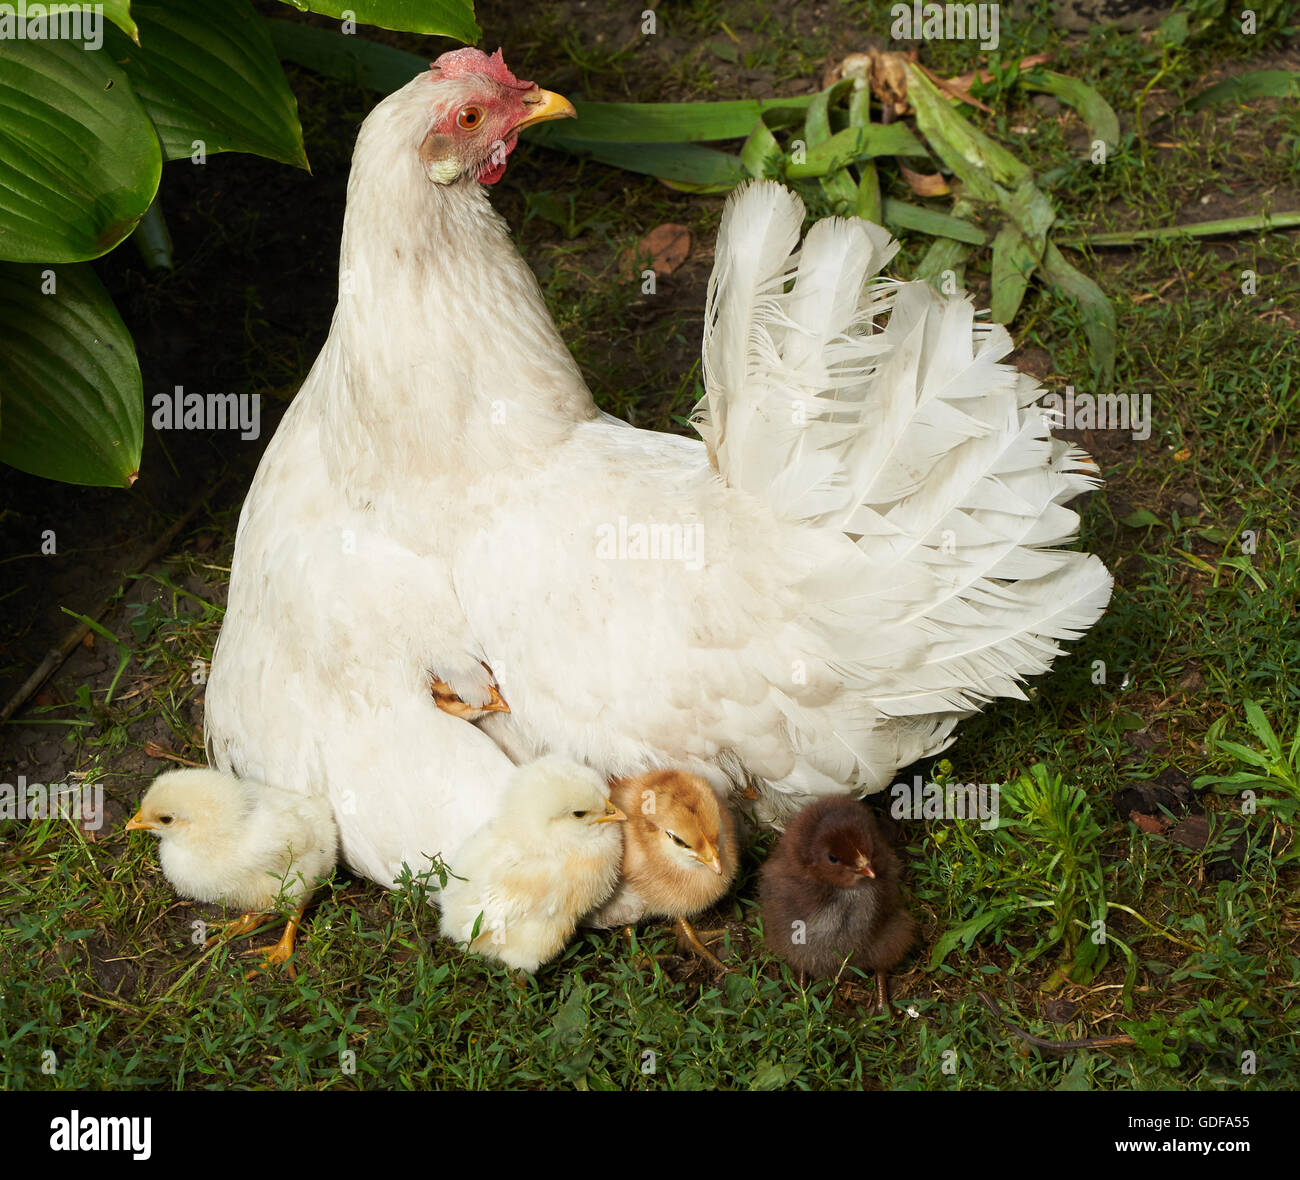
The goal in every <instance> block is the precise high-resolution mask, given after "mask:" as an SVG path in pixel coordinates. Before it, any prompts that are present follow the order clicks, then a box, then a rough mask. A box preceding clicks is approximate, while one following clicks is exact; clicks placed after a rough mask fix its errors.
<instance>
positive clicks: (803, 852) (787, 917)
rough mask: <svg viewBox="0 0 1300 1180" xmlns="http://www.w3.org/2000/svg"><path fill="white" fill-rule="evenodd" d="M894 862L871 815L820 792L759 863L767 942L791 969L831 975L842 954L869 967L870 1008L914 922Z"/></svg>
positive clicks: (883, 997)
mask: <svg viewBox="0 0 1300 1180" xmlns="http://www.w3.org/2000/svg"><path fill="white" fill-rule="evenodd" d="M898 876H899V863H898V857H897V856H895V855H894V850H893V849H892V848H890V846H889V843H888V842H887V841H886V840H885V837H884V836H883V835H882V833H881V831H880V827H879V825H878V824H877V823H876V819H875V817H874V816H873V815H872V814H871V812H870V811H869V810H868V809H867V808H866V807H864V806H863V805H862V804H861V803H857V802H855V801H854V800H852V799H839V798H837V799H822V800H819V801H818V802H816V803H810V804H809V805H808V806H807V807H805V808H804V809H803V810H802V811H801V812H799V814H798V815H796V816H795V817H794V819H793V820H792V821H791V822H790V825H789V826H788V827H787V828H786V830H785V834H784V835H783V836H782V837H781V839H780V840H779V841H778V842H777V845H776V848H775V849H774V850H773V852H772V855H771V856H770V857H769V858H768V861H767V863H766V864H765V865H764V866H763V870H762V874H761V876H760V878H759V886H758V897H759V902H760V904H761V905H762V908H763V929H764V931H765V940H766V943H767V947H768V949H769V950H770V951H771V952H772V953H773V954H775V955H779V956H780V957H781V958H783V959H785V961H786V962H787V963H789V964H790V965H791V966H792V967H793V968H795V970H796V971H797V972H798V973H799V977H800V982H801V983H802V982H803V979H804V977H805V976H809V975H811V976H812V977H814V978H822V977H825V976H831V975H835V974H837V973H838V972H839V970H840V966H841V964H843V963H844V961H845V959H847V960H848V962H849V964H850V965H851V966H854V967H857V968H859V969H860V970H862V971H874V972H875V974H876V997H877V1010H878V1011H883V1010H884V1009H885V1008H886V1007H887V1006H888V1003H889V991H888V984H887V982H886V981H887V976H888V973H889V970H890V968H892V967H893V966H894V964H895V963H897V962H898V961H899V959H901V958H902V957H903V955H904V954H906V953H907V948H908V947H910V946H911V945H912V938H913V935H914V933H915V928H916V926H915V923H914V922H913V920H912V916H911V915H910V914H909V913H908V912H907V910H906V909H905V908H904V907H903V900H902V898H901V896H900V895H899V890H898Z"/></svg>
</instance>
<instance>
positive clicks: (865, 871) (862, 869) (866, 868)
mask: <svg viewBox="0 0 1300 1180" xmlns="http://www.w3.org/2000/svg"><path fill="white" fill-rule="evenodd" d="M853 871H854V872H855V873H857V874H858V876H860V877H867V878H874V877H875V875H876V870H875V869H873V868H872V867H871V862H870V861H869V860H868V859H867V858H866V857H865V856H859V857H858V859H857V861H856V862H855V863H854V865H853Z"/></svg>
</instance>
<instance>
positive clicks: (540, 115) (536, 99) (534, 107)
mask: <svg viewBox="0 0 1300 1180" xmlns="http://www.w3.org/2000/svg"><path fill="white" fill-rule="evenodd" d="M524 104H525V105H526V106H527V107H528V114H527V116H526V117H525V118H524V119H523V121H522V122H519V123H516V124H515V130H516V131H522V130H523V129H524V128H525V127H531V126H532V125H533V124H534V123H545V122H546V121H547V120H548V119H576V118H577V117H578V112H577V111H575V110H574V109H573V103H571V102H570V101H569V100H568V99H567V98H565V97H564V95H562V94H555V93H553V92H552V91H550V90H539V91H538V92H537V93H536V94H530V95H529V96H528V97H527V98H525V99H524Z"/></svg>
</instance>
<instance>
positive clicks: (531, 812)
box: [438, 758, 624, 972]
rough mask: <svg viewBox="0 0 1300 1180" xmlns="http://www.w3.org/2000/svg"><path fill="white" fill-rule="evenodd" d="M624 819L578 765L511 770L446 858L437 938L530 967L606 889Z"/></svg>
mask: <svg viewBox="0 0 1300 1180" xmlns="http://www.w3.org/2000/svg"><path fill="white" fill-rule="evenodd" d="M623 818H624V817H623V814H622V812H620V811H619V810H618V809H617V808H616V807H615V806H614V805H613V804H612V803H611V802H610V801H609V799H608V797H607V795H606V789H605V783H604V780H603V779H602V778H601V777H600V776H599V775H598V774H596V773H595V772H594V771H591V770H589V769H587V768H586V767H584V766H578V765H576V764H575V763H571V762H566V761H565V760H563V759H560V758H541V759H538V760H537V761H536V762H532V763H529V764H527V765H524V766H521V767H519V769H518V770H516V771H515V773H514V775H513V776H512V778H511V781H510V785H509V787H508V788H507V791H506V794H505V797H504V799H503V800H502V804H501V810H500V811H499V812H498V814H497V815H496V817H495V818H494V819H492V820H489V821H488V822H487V823H486V824H485V825H484V826H483V827H482V828H480V829H479V830H478V831H477V832H475V833H474V834H473V835H472V836H470V838H469V839H468V840H467V841H466V842H465V844H464V846H463V847H461V848H460V849H459V850H458V851H456V852H455V853H453V854H452V855H451V857H450V858H449V861H448V867H449V868H450V870H451V872H452V874H454V876H452V877H451V878H449V879H448V882H447V885H446V888H444V889H443V890H442V891H441V892H440V893H439V895H438V905H439V907H440V909H441V911H442V918H441V924H440V928H441V931H442V933H443V935H444V936H445V937H447V938H450V939H454V940H455V941H457V942H461V943H468V944H469V946H470V949H471V950H473V951H475V952H477V953H478V954H481V955H486V956H488V957H489V958H494V959H499V960H500V961H501V962H503V963H504V964H505V965H506V966H508V967H513V968H515V969H517V970H523V971H530V972H531V971H536V970H537V968H538V967H540V966H541V965H542V964H543V963H546V962H548V961H550V960H551V959H553V958H554V957H555V956H556V955H558V954H559V953H560V951H562V950H563V949H564V946H565V944H566V943H567V942H568V941H569V939H570V938H571V937H572V935H573V932H574V930H575V929H576V927H577V924H578V920H579V918H581V917H582V915H583V914H585V913H587V912H588V911H589V910H591V909H593V908H595V907H596V906H598V905H600V903H601V902H602V901H604V900H605V899H606V898H607V897H608V896H609V895H610V893H611V892H612V890H613V889H614V886H615V884H616V883H617V881H618V871H619V864H620V861H621V859H622V853H623V839H622V835H621V833H620V829H621V828H622V826H623V825H622V822H621V821H622V820H623ZM458 878H461V879H458ZM476 925H477V926H478V930H479V933H478V935H477V936H475V935H474V928H475V926H476Z"/></svg>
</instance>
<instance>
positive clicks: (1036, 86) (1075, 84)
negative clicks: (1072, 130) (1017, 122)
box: [1021, 70, 1119, 151]
mask: <svg viewBox="0 0 1300 1180" xmlns="http://www.w3.org/2000/svg"><path fill="white" fill-rule="evenodd" d="M1021 82H1022V83H1023V85H1024V86H1025V88H1026V89H1028V90H1042V91H1045V92H1046V93H1048V94H1051V95H1054V96H1055V97H1056V98H1059V99H1060V100H1061V101H1062V102H1063V103H1065V104H1066V105H1067V106H1072V107H1073V108H1074V109H1075V110H1076V111H1078V112H1079V117H1080V118H1081V119H1082V120H1083V121H1084V122H1085V123H1086V124H1087V125H1088V130H1089V131H1091V132H1092V137H1093V139H1100V140H1102V141H1103V142H1104V143H1105V144H1106V147H1107V148H1108V149H1110V150H1111V151H1113V150H1114V149H1115V148H1116V147H1117V146H1118V145H1119V119H1118V118H1117V117H1116V115H1115V112H1114V110H1112V109H1111V106H1110V104H1109V103H1108V102H1107V101H1106V100H1105V99H1104V98H1102V96H1101V95H1100V94H1098V93H1097V92H1096V91H1095V90H1094V89H1093V88H1092V87H1091V86H1089V85H1088V84H1087V83H1086V82H1080V81H1079V79H1078V78H1071V77H1069V76H1068V75H1066V74H1058V73H1056V72H1055V71H1054V70H1033V71H1032V72H1030V73H1029V74H1026V75H1025V77H1024V78H1022V79H1021Z"/></svg>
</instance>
